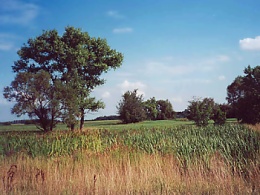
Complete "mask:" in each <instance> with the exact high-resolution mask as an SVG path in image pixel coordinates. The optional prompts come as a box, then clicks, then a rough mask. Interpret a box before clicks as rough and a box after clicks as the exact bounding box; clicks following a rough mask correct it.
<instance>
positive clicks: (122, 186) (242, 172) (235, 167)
mask: <svg viewBox="0 0 260 195" xmlns="http://www.w3.org/2000/svg"><path fill="white" fill-rule="evenodd" d="M0 173H1V179H2V184H1V185H0V192H2V193H1V194H35V193H36V192H37V194H254V193H255V194H259V193H260V185H259V182H258V181H260V134H259V132H257V131H254V130H251V129H250V128H248V127H245V126H241V125H226V126H223V127H221V126H219V127H218V126H209V127H206V128H197V127H194V126H178V127H177V126H174V127H171V128H170V127H165V128H164V127H157V128H156V127H155V128H150V129H146V128H139V129H128V130H121V131H120V132H116V131H110V130H106V129H100V130H86V131H85V132H55V133H51V134H33V133H5V134H2V135H1V138H0Z"/></svg>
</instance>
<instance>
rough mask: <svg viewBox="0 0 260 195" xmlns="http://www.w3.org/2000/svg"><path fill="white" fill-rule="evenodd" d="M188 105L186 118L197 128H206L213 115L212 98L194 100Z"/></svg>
mask: <svg viewBox="0 0 260 195" xmlns="http://www.w3.org/2000/svg"><path fill="white" fill-rule="evenodd" d="M189 103H190V105H189V106H188V111H189V116H188V118H189V119H190V120H193V121H194V122H195V123H196V125H197V126H207V125H208V123H209V120H210V119H211V117H212V114H213V108H214V100H213V99H212V98H204V99H203V100H201V99H194V100H192V101H190V102H189Z"/></svg>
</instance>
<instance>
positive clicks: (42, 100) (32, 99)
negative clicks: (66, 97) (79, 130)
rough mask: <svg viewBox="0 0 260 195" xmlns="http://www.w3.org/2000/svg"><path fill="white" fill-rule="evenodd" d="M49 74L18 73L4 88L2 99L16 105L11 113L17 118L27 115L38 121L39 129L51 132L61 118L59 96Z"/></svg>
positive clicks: (44, 72) (42, 71) (41, 72)
mask: <svg viewBox="0 0 260 195" xmlns="http://www.w3.org/2000/svg"><path fill="white" fill-rule="evenodd" d="M56 84H57V83H52V80H51V77H50V74H49V73H48V72H46V71H44V70H41V71H39V72H37V73H36V74H33V73H30V72H29V73H26V72H22V73H18V74H17V75H16V77H15V80H14V81H13V82H12V83H11V86H10V87H5V88H4V97H5V98H6V99H8V100H9V101H13V100H15V101H16V102H17V103H16V104H15V105H14V107H13V108H12V113H13V114H16V115H17V116H21V115H23V114H28V115H29V117H30V118H38V119H39V128H40V129H42V130H43V131H45V132H46V131H51V130H52V129H53V128H54V127H55V126H56V124H57V122H58V121H57V119H58V118H59V117H60V116H61V106H60V104H59V102H58V99H59V98H60V96H61V94H60V93H59V91H57V90H56V89H55V86H56Z"/></svg>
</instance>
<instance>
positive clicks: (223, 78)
mask: <svg viewBox="0 0 260 195" xmlns="http://www.w3.org/2000/svg"><path fill="white" fill-rule="evenodd" d="M218 80H220V81H224V80H226V77H225V76H224V75H220V76H219V77H218Z"/></svg>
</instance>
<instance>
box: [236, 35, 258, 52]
mask: <svg viewBox="0 0 260 195" xmlns="http://www.w3.org/2000/svg"><path fill="white" fill-rule="evenodd" d="M239 44H240V48H241V49H243V50H260V36H257V37H255V38H245V39H242V40H239Z"/></svg>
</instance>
